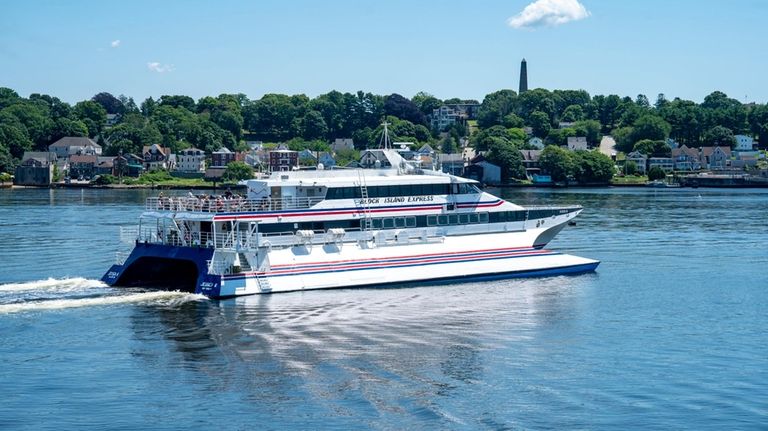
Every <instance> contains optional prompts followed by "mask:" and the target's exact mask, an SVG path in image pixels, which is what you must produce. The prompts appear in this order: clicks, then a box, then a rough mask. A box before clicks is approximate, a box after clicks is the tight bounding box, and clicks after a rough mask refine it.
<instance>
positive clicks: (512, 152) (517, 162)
mask: <svg viewBox="0 0 768 431" xmlns="http://www.w3.org/2000/svg"><path fill="white" fill-rule="evenodd" d="M487 159H488V160H489V161H490V162H491V163H494V164H496V165H498V166H499V167H500V168H501V178H502V180H505V181H506V180H509V179H511V178H525V168H524V167H523V158H522V155H521V154H520V149H519V147H518V146H517V145H515V143H514V142H511V141H508V140H506V139H503V138H500V137H492V138H491V140H490V150H489V151H488V155H487Z"/></svg>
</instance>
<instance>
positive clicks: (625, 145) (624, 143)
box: [611, 127, 635, 153]
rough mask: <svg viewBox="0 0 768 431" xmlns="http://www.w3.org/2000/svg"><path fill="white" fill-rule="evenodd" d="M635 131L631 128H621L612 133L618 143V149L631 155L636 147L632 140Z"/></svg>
mask: <svg viewBox="0 0 768 431" xmlns="http://www.w3.org/2000/svg"><path fill="white" fill-rule="evenodd" d="M633 131H634V129H632V128H631V127H619V128H616V129H613V132H611V135H612V136H613V139H614V140H615V141H616V149H617V150H619V151H621V152H624V153H629V152H631V151H632V147H633V146H634V145H635V143H634V141H633V140H632V132H633Z"/></svg>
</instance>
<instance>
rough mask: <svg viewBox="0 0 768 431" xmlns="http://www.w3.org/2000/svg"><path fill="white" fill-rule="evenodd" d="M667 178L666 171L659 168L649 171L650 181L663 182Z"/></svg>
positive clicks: (655, 167)
mask: <svg viewBox="0 0 768 431" xmlns="http://www.w3.org/2000/svg"><path fill="white" fill-rule="evenodd" d="M666 177H667V173H666V172H664V169H661V168H660V167H658V166H654V167H652V168H651V169H650V170H649V171H648V179H649V180H651V181H655V180H663V179H664V178H666Z"/></svg>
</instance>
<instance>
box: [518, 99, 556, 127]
mask: <svg viewBox="0 0 768 431" xmlns="http://www.w3.org/2000/svg"><path fill="white" fill-rule="evenodd" d="M518 99H519V100H518V103H519V109H518V112H517V114H518V115H520V116H521V117H523V119H525V120H527V121H526V123H528V124H529V125H530V126H531V127H533V124H531V121H532V118H531V115H533V113H535V112H537V111H540V112H543V113H545V114H547V118H549V119H550V122H551V119H552V118H554V117H555V114H556V113H557V112H556V110H555V106H556V105H557V104H559V103H560V101H559V100H558V99H559V96H558V95H555V94H553V93H550V92H549V91H548V90H545V89H543V88H535V89H533V90H528V91H526V92H525V93H523V94H521V95H520V96H519V97H518ZM542 136H546V135H542ZM540 137H541V136H540Z"/></svg>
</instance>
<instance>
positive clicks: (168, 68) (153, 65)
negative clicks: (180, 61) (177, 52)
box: [147, 61, 173, 73]
mask: <svg viewBox="0 0 768 431" xmlns="http://www.w3.org/2000/svg"><path fill="white" fill-rule="evenodd" d="M147 69H149V70H151V71H153V72H157V73H165V72H173V65H172V64H160V63H158V62H157V61H152V62H149V63H147Z"/></svg>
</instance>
